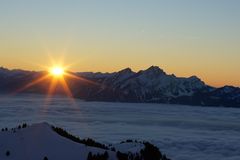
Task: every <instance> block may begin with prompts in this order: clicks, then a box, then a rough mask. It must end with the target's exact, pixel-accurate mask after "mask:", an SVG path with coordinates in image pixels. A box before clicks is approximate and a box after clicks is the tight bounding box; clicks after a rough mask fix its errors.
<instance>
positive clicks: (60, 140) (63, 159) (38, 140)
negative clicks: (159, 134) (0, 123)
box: [0, 123, 144, 160]
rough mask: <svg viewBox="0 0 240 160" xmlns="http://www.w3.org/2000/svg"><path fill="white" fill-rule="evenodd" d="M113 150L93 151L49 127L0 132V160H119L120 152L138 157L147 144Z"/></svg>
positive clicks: (115, 146) (116, 146)
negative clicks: (95, 158)
mask: <svg viewBox="0 0 240 160" xmlns="http://www.w3.org/2000/svg"><path fill="white" fill-rule="evenodd" d="M111 147H114V148H116V150H115V149H114V151H111V150H110V149H101V148H96V147H90V146H87V145H85V144H81V143H76V142H74V141H72V140H70V139H68V138H65V137H63V136H60V135H59V134H58V133H56V132H55V131H54V130H53V128H52V126H50V125H49V124H48V123H38V124H33V125H31V126H27V127H26V128H22V127H20V128H13V129H7V130H6V129H2V131H1V132H0V160H5V159H7V160H43V159H44V160H46V159H49V160H67V159H68V160H87V157H88V154H89V152H91V153H92V154H93V155H95V154H98V153H99V154H104V153H105V152H106V151H107V153H108V160H117V159H118V158H117V156H116V151H120V152H122V153H128V152H131V153H137V152H140V150H141V149H143V148H144V144H143V143H139V142H125V143H120V144H116V145H114V146H109V148H111Z"/></svg>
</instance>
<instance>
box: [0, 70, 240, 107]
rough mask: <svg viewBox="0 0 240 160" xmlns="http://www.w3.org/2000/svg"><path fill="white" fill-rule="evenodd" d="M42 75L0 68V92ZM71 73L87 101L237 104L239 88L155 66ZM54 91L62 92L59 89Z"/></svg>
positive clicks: (76, 92) (34, 89)
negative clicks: (214, 83) (176, 74)
mask: <svg viewBox="0 0 240 160" xmlns="http://www.w3.org/2000/svg"><path fill="white" fill-rule="evenodd" d="M45 74H46V73H45V72H32V71H23V70H8V69H6V68H0V92H4V93H6V92H7V93H9V92H10V93H12V92H14V91H16V90H17V89H19V88H22V87H23V86H24V85H27V84H29V83H30V82H32V81H34V80H36V79H38V78H40V77H42V76H44V75H45ZM71 74H75V75H76V76H79V77H81V79H85V80H86V81H85V80H76V79H71V78H67V77H66V81H67V82H68V84H69V87H70V89H71V91H72V93H73V96H74V97H75V98H81V99H84V100H88V101H112V102H141V103H142V102H144V103H171V104H185V105H202V106H225V107H240V88H238V87H233V86H224V87H221V88H215V87H211V86H209V85H207V84H205V83H204V82H203V81H202V80H201V79H200V78H198V77H197V76H190V77H177V76H175V75H174V74H167V73H166V72H164V70H162V69H161V68H159V67H158V66H151V67H149V68H147V69H145V70H140V71H138V72H134V71H132V70H131V69H130V68H126V69H123V70H121V71H118V72H113V73H101V72H97V73H94V72H76V73H73V72H71ZM89 82H92V83H89ZM49 83H50V82H47V81H45V82H42V83H39V84H36V85H34V86H31V87H30V88H28V89H26V90H24V92H31V93H47V91H48V84H49ZM46 86H47V87H46ZM58 92H59V93H60V94H61V93H63V92H61V90H58Z"/></svg>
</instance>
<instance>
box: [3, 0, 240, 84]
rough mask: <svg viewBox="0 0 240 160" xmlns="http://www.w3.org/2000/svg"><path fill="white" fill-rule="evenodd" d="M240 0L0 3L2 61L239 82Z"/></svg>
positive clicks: (8, 64) (9, 65)
mask: <svg viewBox="0 0 240 160" xmlns="http://www.w3.org/2000/svg"><path fill="white" fill-rule="evenodd" d="M239 7H240V1H239V0H181V1H180V0H101V1H100V0H85V1H81V0H41V1H37V0H28V1H27V0H22V1H19V0H11V1H0V66H4V67H7V68H10V69H13V68H21V69H27V70H42V69H43V68H44V66H49V65H51V61H50V59H54V60H55V61H57V62H58V61H63V60H64V64H67V65H71V70H72V71H94V72H97V71H101V72H113V71H118V70H121V69H123V68H126V67H130V68H132V69H133V70H134V71H138V70H142V69H146V68H148V67H149V66H151V65H156V66H159V67H160V68H162V69H163V70H164V71H165V72H167V73H169V74H172V73H173V74H175V75H176V76H179V77H190V76H192V75H196V76H198V77H200V78H201V79H202V80H203V81H205V82H206V83H207V84H209V85H212V86H223V85H234V86H240V72H239V69H240V62H239V60H240V31H239V28H240V9H239Z"/></svg>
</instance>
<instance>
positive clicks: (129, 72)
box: [118, 68, 135, 74]
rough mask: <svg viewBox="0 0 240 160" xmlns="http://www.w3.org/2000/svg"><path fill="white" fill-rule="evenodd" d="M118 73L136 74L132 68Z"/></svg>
mask: <svg viewBox="0 0 240 160" xmlns="http://www.w3.org/2000/svg"><path fill="white" fill-rule="evenodd" d="M118 73H120V74H133V73H135V72H133V71H132V69H131V68H125V69H123V70H120V71H119V72H118Z"/></svg>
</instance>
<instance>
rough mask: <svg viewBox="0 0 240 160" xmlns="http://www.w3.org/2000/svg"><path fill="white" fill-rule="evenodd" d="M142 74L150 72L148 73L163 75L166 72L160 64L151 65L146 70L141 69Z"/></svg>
mask: <svg viewBox="0 0 240 160" xmlns="http://www.w3.org/2000/svg"><path fill="white" fill-rule="evenodd" d="M140 72H142V74H148V75H161V74H164V75H165V74H166V73H165V72H164V71H163V70H162V69H161V68H159V67H158V66H151V67H149V68H148V69H146V70H144V71H140Z"/></svg>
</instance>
